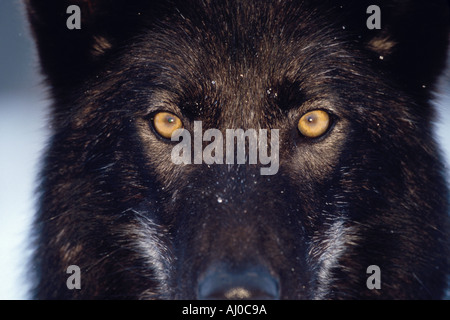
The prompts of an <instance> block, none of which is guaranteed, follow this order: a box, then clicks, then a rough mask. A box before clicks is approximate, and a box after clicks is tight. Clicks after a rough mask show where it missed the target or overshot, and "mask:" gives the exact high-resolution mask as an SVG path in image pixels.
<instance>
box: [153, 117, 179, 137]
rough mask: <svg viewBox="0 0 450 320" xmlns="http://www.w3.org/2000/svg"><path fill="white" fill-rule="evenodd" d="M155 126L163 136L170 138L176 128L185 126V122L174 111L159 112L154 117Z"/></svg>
mask: <svg viewBox="0 0 450 320" xmlns="http://www.w3.org/2000/svg"><path fill="white" fill-rule="evenodd" d="M153 127H154V128H155V130H156V132H158V134H159V135H160V136H161V137H163V138H166V139H170V138H171V137H172V134H173V133H174V131H175V130H177V129H181V128H183V123H182V122H181V120H180V118H178V117H177V116H176V115H174V114H172V113H169V112H158V113H156V114H155V116H154V117H153Z"/></svg>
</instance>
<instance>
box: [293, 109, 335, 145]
mask: <svg viewBox="0 0 450 320" xmlns="http://www.w3.org/2000/svg"><path fill="white" fill-rule="evenodd" d="M330 125H331V121H330V116H329V115H328V113H326V112H325V111H322V110H314V111H310V112H308V113H306V114H305V115H303V117H301V118H300V120H299V122H298V130H299V131H300V133H301V134H302V135H304V136H305V137H307V138H318V137H320V136H322V135H323V134H325V133H326V132H327V130H328V128H329V127H330Z"/></svg>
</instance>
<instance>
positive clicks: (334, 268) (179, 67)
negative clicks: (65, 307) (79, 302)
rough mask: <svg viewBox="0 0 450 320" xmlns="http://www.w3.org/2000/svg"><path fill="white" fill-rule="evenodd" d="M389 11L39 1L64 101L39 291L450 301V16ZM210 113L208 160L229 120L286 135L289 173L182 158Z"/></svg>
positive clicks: (43, 193) (50, 155)
mask: <svg viewBox="0 0 450 320" xmlns="http://www.w3.org/2000/svg"><path fill="white" fill-rule="evenodd" d="M375 2H376V3H371V1H366V0H341V1H331V0H324V1H314V0H283V1H277V0H270V1H269V0H262V1H250V0H245V1H244V0H233V1H232V0H215V1H213V0H183V1H178V0H155V1H144V0H134V1H130V0H127V1H124V0H108V1H106V0H71V1H68V0H67V1H66V0H47V1H39V0H26V1H25V3H26V8H27V14H28V17H29V22H30V25H31V28H32V30H33V35H34V37H35V40H36V45H37V49H38V54H39V58H40V65H41V67H42V71H43V74H44V75H45V78H46V83H47V85H48V88H49V93H50V96H51V98H52V101H53V103H52V107H51V118H50V120H49V121H50V128H51V137H50V138H49V141H48V146H47V149H46V151H45V154H44V157H43V162H42V170H41V175H40V183H39V188H38V189H39V199H40V200H39V208H38V212H37V214H36V219H35V223H34V226H33V232H34V238H33V239H34V240H33V241H34V242H33V246H34V248H35V249H34V256H33V259H32V261H31V264H32V271H33V274H34V277H33V279H35V282H34V286H33V297H34V298H36V299H273V300H275V299H339V300H340V299H441V298H443V295H444V292H445V288H446V278H447V276H448V274H449V264H448V263H449V261H448V256H449V251H448V240H449V239H448V231H449V221H448V190H447V183H446V180H445V176H444V166H443V160H442V158H441V155H440V150H439V146H438V144H437V143H436V141H435V137H434V135H433V120H434V119H435V118H434V111H433V106H432V99H433V93H434V92H435V89H436V82H437V80H438V77H439V75H440V73H441V71H442V70H443V69H444V68H445V58H446V52H447V45H448V38H449V21H450V19H449V7H448V3H447V2H446V1H444V0H442V1H441V0H436V1H432V2H431V1H427V2H425V1H416V0H395V1H387V0H386V1H384V0H379V1H375ZM69 6H75V8H78V10H74V11H71V10H68V7H69ZM72 8H74V7H72ZM68 19H70V21H69V20H68ZM77 19H78V21H76V20H77ZM73 20H75V21H76V22H77V26H78V27H77V28H69V27H68V26H69V25H70V22H71V21H73ZM374 21H375V23H374ZM194 122H197V123H200V124H201V126H202V130H203V131H202V132H201V133H200V134H201V135H200V140H197V142H196V143H197V146H199V147H200V148H199V149H200V150H203V156H205V154H206V155H207V156H208V157H209V158H208V159H211V158H212V159H215V157H218V156H219V155H220V150H223V149H224V146H223V145H220V143H219V141H220V140H217V141H216V143H215V144H214V141H215V140H214V137H213V136H212V135H209V136H208V134H207V132H208V131H207V130H209V129H211V130H213V129H214V130H215V131H213V132H220V133H221V134H222V135H223V136H225V132H226V130H235V131H234V132H237V131H238V130H241V132H260V131H259V130H267V134H268V137H269V138H270V137H272V138H275V137H276V138H277V139H272V142H276V143H277V145H276V147H277V148H275V147H273V148H272V147H270V146H269V145H267V146H266V147H267V153H268V155H270V154H274V155H275V157H273V159H274V161H275V160H276V161H278V163H277V169H278V170H277V172H276V173H275V174H271V175H262V174H260V169H261V168H263V167H264V164H262V163H261V162H260V161H256V160H255V162H253V163H248V162H249V161H248V159H249V158H250V157H253V158H252V159H259V157H255V156H254V155H253V154H250V155H249V154H248V153H246V154H245V155H244V156H242V158H241V160H242V159H244V160H246V161H245V163H243V162H242V161H241V162H239V163H236V161H234V162H230V163H225V162H222V163H219V162H216V161H211V163H206V162H205V161H197V162H196V161H190V162H188V163H184V162H182V161H180V162H179V163H175V162H174V161H172V158H171V155H172V153H173V150H174V147H175V146H177V142H176V141H173V139H172V137H173V135H174V132H175V131H176V130H184V132H185V133H190V134H191V135H195V134H194V133H193V131H194ZM199 127H200V126H199ZM274 130H278V131H276V132H277V136H275V135H274V132H275V131H274ZM210 132H211V131H210ZM269 138H268V139H269ZM233 139H236V140H238V139H239V137H238V136H236V137H233ZM244 139H245V140H244V141H240V143H241V147H242V148H244V151H245V150H247V151H249V150H254V148H253V147H252V148H250V147H251V146H250V140H249V137H248V136H247V137H245V136H244ZM178 143H180V142H178ZM221 143H222V144H223V141H222V142H221ZM238 144H239V143H238V142H237V143H236V145H238ZM178 146H179V145H178ZM208 147H209V148H208ZM195 148H196V147H195V146H193V149H194V151H193V153H192V157H195V156H196V152H195ZM179 149H182V148H179ZM275 149H277V150H275ZM177 150H178V149H177ZM181 151H183V150H181ZM181 151H180V152H181ZM184 151H185V152H186V153H188V150H186V148H184ZM189 151H190V150H189ZM258 151H260V150H258ZM271 151H272V153H271ZM275 151H276V152H275ZM235 153H236V151H235ZM200 156H201V154H200ZM200 159H202V158H200ZM194 160H195V159H194ZM70 266H76V267H78V268H76V267H71V268H70V269H68V268H69V267H70ZM68 270H78V271H79V274H78V280H79V281H80V283H78V286H69V285H68V281H69V277H70V276H71V275H70V274H68V273H67V272H68Z"/></svg>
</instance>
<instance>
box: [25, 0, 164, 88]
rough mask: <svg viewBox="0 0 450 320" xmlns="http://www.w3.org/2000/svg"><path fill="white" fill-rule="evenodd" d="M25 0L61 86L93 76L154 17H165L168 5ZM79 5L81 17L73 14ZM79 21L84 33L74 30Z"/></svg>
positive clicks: (48, 68)
mask: <svg viewBox="0 0 450 320" xmlns="http://www.w3.org/2000/svg"><path fill="white" fill-rule="evenodd" d="M25 1H26V7H27V13H28V18H29V21H30V24H31V27H32V30H33V33H34V36H35V38H36V42H37V47H38V51H39V55H40V60H41V65H42V68H43V71H44V72H45V73H46V74H47V75H48V78H49V80H50V82H51V83H52V84H58V85H64V84H70V83H73V82H74V81H77V80H79V81H82V79H83V77H84V76H85V75H86V73H87V72H92V71H93V69H94V67H95V66H98V65H100V64H101V61H102V57H103V56H105V55H107V54H108V53H109V52H111V51H114V50H115V49H116V48H117V47H118V46H119V45H120V43H121V42H122V41H124V40H126V39H127V38H128V37H129V36H130V35H132V34H134V31H135V30H136V29H137V28H139V27H141V26H142V25H143V24H144V23H145V24H147V25H148V24H150V23H151V21H152V19H153V17H156V16H160V15H161V14H162V13H161V12H159V10H160V9H161V8H162V6H161V5H160V2H164V1H145V0H134V1H130V0H45V1H42V0H25ZM74 5H75V6H78V8H79V15H78V13H77V11H78V10H76V11H73V10H70V9H72V8H74V7H71V8H69V7H70V6H74ZM68 8H69V10H68ZM75 9H77V8H76V7H75ZM78 18H80V19H79V21H78ZM78 23H79V27H80V29H77V28H69V26H70V25H76V24H78ZM77 26H78V25H77Z"/></svg>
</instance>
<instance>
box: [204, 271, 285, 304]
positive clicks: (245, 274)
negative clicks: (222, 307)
mask: <svg viewBox="0 0 450 320" xmlns="http://www.w3.org/2000/svg"><path fill="white" fill-rule="evenodd" d="M198 298H199V299H202V300H225V299H230V300H263V299H268V300H276V299H279V285H278V281H277V280H276V279H275V278H274V277H273V276H272V275H271V274H270V273H269V272H268V271H267V269H265V268H264V267H252V268H247V269H244V270H240V271H230V270H228V269H226V268H224V267H219V268H211V269H210V270H208V271H207V272H206V273H205V276H204V277H203V279H202V280H201V281H200V282H199V286H198Z"/></svg>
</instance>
